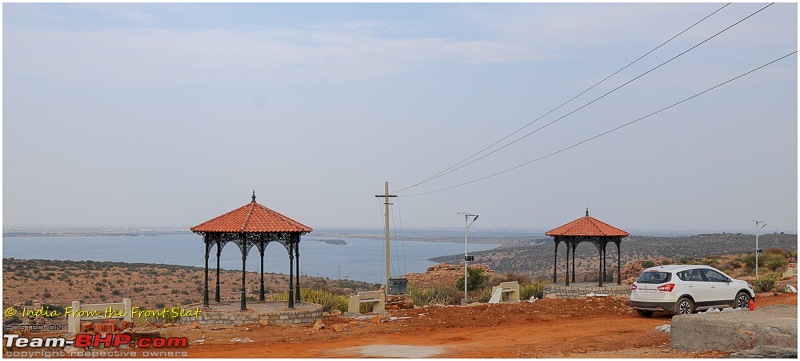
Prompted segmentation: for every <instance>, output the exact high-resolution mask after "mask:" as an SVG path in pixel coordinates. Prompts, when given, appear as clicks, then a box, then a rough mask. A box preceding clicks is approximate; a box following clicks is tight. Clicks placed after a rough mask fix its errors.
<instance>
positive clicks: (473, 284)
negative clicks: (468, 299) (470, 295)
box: [456, 267, 488, 291]
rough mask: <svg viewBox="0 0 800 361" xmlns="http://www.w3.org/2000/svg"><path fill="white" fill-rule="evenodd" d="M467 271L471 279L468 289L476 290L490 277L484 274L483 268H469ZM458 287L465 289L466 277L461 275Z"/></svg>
mask: <svg viewBox="0 0 800 361" xmlns="http://www.w3.org/2000/svg"><path fill="white" fill-rule="evenodd" d="M467 272H468V273H469V274H468V275H467V276H468V278H469V280H468V281H467V291H474V290H476V289H478V288H479V287H481V286H482V285H483V284H484V282H486V280H488V277H486V276H485V275H484V274H483V271H482V270H479V269H477V268H470V267H468V268H467ZM456 289H459V290H463V289H464V277H461V278H460V279H459V280H458V282H456Z"/></svg>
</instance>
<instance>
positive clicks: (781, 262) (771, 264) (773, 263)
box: [767, 257, 789, 272]
mask: <svg viewBox="0 0 800 361" xmlns="http://www.w3.org/2000/svg"><path fill="white" fill-rule="evenodd" d="M787 265H789V260H787V259H786V258H783V257H781V258H775V259H771V260H768V261H767V268H769V269H770V270H771V271H773V272H774V271H777V270H778V269H783V267H786V266H787Z"/></svg>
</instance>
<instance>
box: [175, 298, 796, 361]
mask: <svg viewBox="0 0 800 361" xmlns="http://www.w3.org/2000/svg"><path fill="white" fill-rule="evenodd" d="M771 304H790V305H796V304H797V295H796V294H781V295H776V296H772V297H762V298H760V299H759V300H758V306H759V307H762V306H767V305H771ZM670 322H671V317H670V316H666V315H654V316H653V317H651V318H642V317H639V316H638V315H637V314H636V313H635V312H633V311H632V310H631V308H630V307H629V306H627V299H626V298H589V299H581V300H539V301H536V302H535V303H527V302H523V303H519V304H513V305H512V304H507V305H488V304H481V305H475V306H467V307H425V308H418V309H414V310H401V311H394V312H392V313H391V314H389V315H386V316H384V317H382V318H381V317H373V318H365V319H361V320H353V319H350V318H343V317H326V318H324V319H323V320H322V324H324V328H321V329H315V327H312V326H311V325H305V326H288V325H250V326H237V327H232V328H219V327H218V328H214V327H211V326H199V325H194V326H191V325H188V326H178V327H170V328H167V329H162V330H161V331H162V332H161V333H162V335H164V336H187V337H189V340H190V341H196V340H199V339H203V341H201V342H202V343H196V342H193V343H191V345H190V347H189V348H188V351H189V356H190V357H202V358H232V357H236V358H240V357H261V358H263V357H270V358H328V357H356V358H357V357H392V358H405V357H410V358H425V357H437V358H530V357H537V358H540V357H541V358H554V357H569V358H583V357H589V358H683V357H720V356H724V355H725V353H721V352H706V353H690V352H681V351H676V350H672V349H671V348H670V347H669V343H670V334H669V333H664V332H660V331H656V329H655V328H656V326H659V325H663V324H670ZM320 326H321V325H317V328H319V327H320ZM237 339H238V341H242V340H244V342H236V341H237ZM250 341H252V342H250Z"/></svg>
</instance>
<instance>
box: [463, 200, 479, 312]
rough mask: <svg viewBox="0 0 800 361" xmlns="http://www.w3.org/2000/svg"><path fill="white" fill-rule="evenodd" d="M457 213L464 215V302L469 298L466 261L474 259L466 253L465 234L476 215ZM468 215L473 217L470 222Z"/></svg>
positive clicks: (467, 232)
mask: <svg viewBox="0 0 800 361" xmlns="http://www.w3.org/2000/svg"><path fill="white" fill-rule="evenodd" d="M458 214H463V215H464V303H466V302H467V301H468V300H469V298H467V262H468V261H470V260H472V259H474V257H472V256H469V255H468V253H467V235H468V234H469V227H470V226H472V223H475V221H476V220H478V215H477V214H470V213H466V212H458ZM469 217H473V218H472V222H469Z"/></svg>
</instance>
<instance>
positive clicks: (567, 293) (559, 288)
mask: <svg viewBox="0 0 800 361" xmlns="http://www.w3.org/2000/svg"><path fill="white" fill-rule="evenodd" d="M542 293H543V294H544V295H545V296H546V295H548V294H553V295H555V296H556V298H562V299H563V298H566V299H570V298H584V297H586V295H587V294H591V293H594V294H603V295H607V296H630V295H631V286H630V285H626V284H622V285H617V283H616V282H613V283H611V282H607V283H605V284H603V287H599V286H597V282H573V283H570V284H569V286H565V285H563V284H554V283H551V284H547V285H545V286H544V289H543V290H542Z"/></svg>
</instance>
